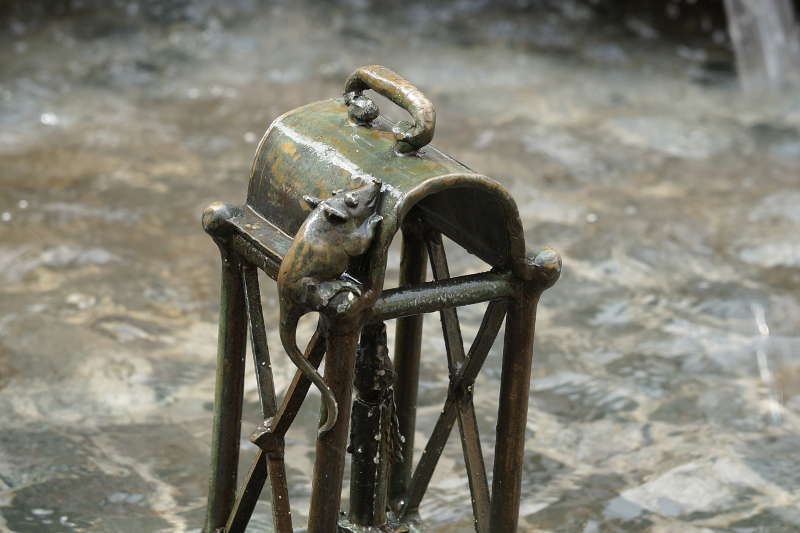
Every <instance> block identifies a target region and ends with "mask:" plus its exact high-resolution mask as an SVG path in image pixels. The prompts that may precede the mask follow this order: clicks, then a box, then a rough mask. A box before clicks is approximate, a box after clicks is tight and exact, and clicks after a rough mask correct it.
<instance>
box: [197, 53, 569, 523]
mask: <svg viewBox="0 0 800 533" xmlns="http://www.w3.org/2000/svg"><path fill="white" fill-rule="evenodd" d="M367 89H372V90H374V91H375V92H377V93H379V94H382V95H384V96H386V97H387V98H389V99H390V100H391V101H393V102H394V103H396V104H397V105H399V106H400V107H402V108H403V109H405V110H406V111H407V112H408V113H409V115H410V116H411V118H412V119H413V122H400V123H398V124H394V123H392V122H391V121H389V120H387V119H385V118H384V117H382V116H380V115H379V113H378V108H377V106H376V105H375V103H374V102H373V101H372V100H371V99H369V98H368V97H367V96H365V95H364V94H363V92H364V91H365V90H367ZM435 117H436V115H435V112H434V108H433V105H432V104H431V102H430V101H429V100H428V99H427V98H426V97H425V96H424V95H423V94H422V93H421V92H420V91H419V90H418V89H417V88H416V87H414V86H413V85H411V84H410V83H409V82H408V81H406V80H405V79H403V78H401V77H400V76H398V75H397V74H395V73H394V72H392V71H391V70H389V69H387V68H385V67H381V66H377V65H372V66H366V67H361V68H359V69H357V70H356V71H355V72H354V73H353V74H352V75H351V76H350V77H349V78H348V80H347V81H346V83H345V87H344V96H343V97H340V98H333V99H329V100H325V101H322V102H317V103H313V104H309V105H307V106H304V107H301V108H298V109H295V110H293V111H290V112H288V113H286V114H284V115H282V116H281V117H279V118H278V119H276V120H275V121H274V122H273V123H272V125H271V126H270V127H269V129H268V130H267V132H266V133H265V134H264V137H263V138H262V140H261V143H260V144H259V146H258V150H257V152H256V156H255V160H254V162H253V165H252V169H251V175H250V184H249V190H248V194H247V201H246V203H245V205H244V206H234V205H228V204H221V203H215V204H212V205H211V206H209V207H208V208H207V209H206V210H205V212H204V213H203V226H204V228H205V230H206V231H207V232H208V233H209V234H210V235H211V237H212V238H213V239H214V241H215V242H216V244H217V246H218V247H219V250H220V253H221V256H222V296H221V312H220V326H219V347H218V363H217V378H216V379H217V386H216V396H215V401H214V426H213V434H212V445H211V453H212V459H211V476H210V482H209V497H208V507H207V515H206V524H205V531H206V532H207V533H219V532H225V533H234V532H241V531H245V530H246V528H247V523H248V521H249V519H250V516H251V515H252V513H253V510H254V508H255V505H256V502H257V501H258V498H259V496H260V494H261V491H262V489H263V487H264V485H265V483H266V482H267V480H268V479H269V482H270V486H271V492H272V512H273V521H274V528H275V531H277V532H278V533H291V532H292V531H293V529H292V527H293V526H292V513H291V507H290V504H289V491H288V485H287V479H286V466H285V456H284V437H285V435H286V432H287V430H288V428H289V426H290V425H291V424H292V422H293V420H294V418H295V417H296V415H297V413H298V410H299V408H300V406H301V404H302V402H303V400H304V398H305V396H306V394H307V392H308V389H309V387H310V386H311V384H312V383H313V384H314V385H315V386H316V387H318V388H319V389H320V391H321V392H322V398H323V407H324V416H323V417H322V418H321V422H320V424H321V427H320V431H319V434H318V437H317V442H316V457H315V464H314V470H313V474H312V495H311V503H310V508H309V521H308V531H309V532H311V533H336V532H337V531H338V532H351V533H355V532H367V531H369V532H374V531H385V532H390V531H391V532H399V531H410V530H411V529H410V528H413V530H415V531H421V530H424V526H423V525H422V523H421V522H420V520H419V517H418V509H419V505H420V502H421V501H422V498H423V496H424V494H425V490H426V488H427V486H428V484H429V482H430V480H431V477H432V475H433V472H434V469H435V467H436V463H437V461H438V459H439V456H440V455H441V452H442V449H443V448H444V444H445V443H446V441H447V439H448V437H449V435H450V432H451V430H452V427H453V425H454V424H455V422H456V420H458V426H459V430H460V434H461V444H462V449H463V453H464V460H465V465H466V474H467V477H468V480H469V488H470V491H471V494H472V507H473V513H474V518H475V522H474V523H475V529H476V530H477V531H478V532H479V533H487V532H492V533H500V532H511V531H515V530H516V528H517V521H518V515H519V505H520V495H521V475H522V468H521V464H522V460H523V457H524V442H525V427H526V422H527V410H528V396H529V391H530V376H531V363H532V357H533V334H534V321H535V316H536V305H537V302H538V300H539V296H540V295H541V294H542V292H543V291H544V290H545V289H547V288H548V287H550V286H552V285H553V284H554V283H555V282H556V280H557V279H558V277H559V274H560V272H561V258H560V257H559V255H558V254H557V253H555V252H554V251H553V250H551V249H548V248H545V249H542V250H540V251H538V252H535V253H529V252H527V251H526V248H525V242H524V236H523V230H522V225H521V221H520V218H519V214H518V211H517V207H516V204H515V203H514V201H513V199H512V198H511V197H510V196H509V194H508V193H507V192H506V191H505V190H504V189H503V188H502V187H501V186H500V185H499V184H498V183H497V182H495V181H493V180H492V179H490V178H488V177H486V176H483V175H481V174H477V173H475V172H474V171H472V170H471V169H469V168H468V167H466V166H465V165H463V164H462V163H460V162H458V161H456V160H455V159H453V158H451V157H449V156H447V155H445V154H443V153H442V152H440V151H438V150H436V149H435V148H433V147H432V146H430V145H429V144H428V143H429V142H430V141H431V139H432V138H433V132H434V125H435V120H436V119H435ZM398 231H400V232H401V233H402V255H401V264H400V286H399V287H397V288H390V289H385V288H384V286H383V285H384V274H385V271H386V266H387V257H388V248H389V245H390V244H391V242H392V240H393V238H394V236H395V234H396V233H397V232H398ZM443 235H444V236H446V237H448V238H450V239H451V240H452V241H454V242H455V243H456V244H458V245H460V246H463V247H464V248H466V249H467V250H468V251H469V252H471V253H472V254H474V255H476V256H478V257H479V258H480V259H482V260H483V261H485V262H486V263H488V264H489V265H490V266H491V268H490V269H489V270H488V271H486V272H484V273H481V274H473V275H466V276H457V277H451V276H450V273H449V267H448V262H447V258H446V255H445V249H444V246H443V242H442V236H443ZM292 236H293V237H292ZM428 262H430V265H431V270H432V277H433V281H426V276H427V263H428ZM258 269H260V270H262V271H264V272H265V273H266V274H267V275H268V276H269V277H271V278H272V279H274V280H276V281H277V283H278V295H279V303H280V314H281V320H280V334H281V342H282V343H283V346H284V348H285V350H286V352H287V353H288V355H289V357H290V358H291V359H292V361H293V362H294V363H295V364H296V365H297V367H298V369H299V370H298V372H297V373H296V374H295V376H294V379H293V381H292V382H291V385H290V386H289V388H288V389H287V390H286V392H285V394H284V395H283V398H282V400H281V403H280V404H278V401H277V398H276V393H275V386H274V383H273V379H272V373H271V369H270V355H269V350H268V347H267V340H266V329H265V325H264V318H263V314H262V308H261V297H260V293H259V281H258V275H257V270H258ZM479 302H489V303H488V307H487V308H486V312H485V315H484V317H483V322H482V324H481V326H480V328H479V331H478V334H477V336H476V338H475V340H474V342H473V344H472V346H471V347H470V349H469V350H468V351H466V352H465V350H464V346H463V341H462V337H461V330H460V326H459V321H458V315H457V311H456V308H457V307H459V306H464V305H471V304H475V303H479ZM312 311H314V312H318V313H319V323H318V326H317V330H316V332H315V333H314V335H313V336H312V338H311V340H310V341H309V343H308V346H307V347H306V349H305V352H304V353H302V352H301V351H300V349H299V348H297V346H296V338H295V337H296V336H295V328H296V325H297V320H298V318H299V317H300V316H301V315H303V314H305V313H309V312H312ZM432 312H439V314H440V317H441V323H442V331H443V335H444V341H445V347H446V352H447V362H448V367H449V380H450V381H449V388H448V394H447V398H446V400H445V403H444V407H443V409H442V412H441V415H440V417H439V419H438V421H437V423H436V425H435V427H434V428H433V430H432V432H431V434H430V437H429V440H428V443H427V444H426V446H425V451H424V452H423V454H422V455H421V457H420V458H419V460H418V462H417V464H416V466H415V467H413V466H414V463H413V450H414V442H413V439H414V433H415V427H416V423H415V422H416V418H415V415H416V403H417V390H418V379H419V368H420V355H421V354H420V351H421V350H420V347H421V339H422V315H423V314H424V313H432ZM391 319H396V320H397V325H396V335H395V336H396V342H395V347H394V357H392V358H390V357H389V349H388V346H387V342H386V329H385V324H384V321H386V320H391ZM503 321H505V339H504V348H503V361H502V376H501V386H500V393H499V397H498V413H497V433H496V439H495V453H494V474H493V481H492V490H491V491H490V490H489V483H488V478H487V475H486V467H485V465H484V460H483V453H482V449H481V442H480V438H479V434H478V426H477V423H476V418H475V410H474V407H473V403H472V388H473V384H474V381H475V379H476V377H477V375H478V373H479V371H480V369H481V366H482V364H483V362H484V361H485V359H486V357H487V356H488V354H489V350H490V348H491V346H492V344H493V342H494V340H495V338H496V336H497V334H498V332H499V331H500V328H501V326H502V323H503ZM248 323H249V329H250V335H251V346H252V352H253V357H254V359H255V372H256V378H257V383H258V388H259V395H260V400H261V408H262V412H263V416H264V422H263V424H261V425H260V426H258V427H257V428H256V430H255V431H254V432H253V434H252V436H251V441H252V442H253V443H255V444H256V446H258V448H259V451H258V454H257V456H256V458H255V460H254V463H253V465H252V466H251V468H250V471H249V473H248V475H247V478H246V480H245V482H244V484H243V486H242V487H241V488H240V489H239V490H238V491H237V483H236V482H237V480H236V477H237V467H238V463H239V446H240V444H239V440H240V431H241V420H242V393H243V383H244V370H245V360H244V359H245V345H246V342H247V338H246V337H247V330H248ZM323 356H324V357H325V361H326V362H325V376H324V379H323V378H322V377H320V376H319V374H318V373H317V371H316V367H317V366H319V364H320V362H321V360H322V358H323ZM354 390H355V393H356V394H355V398H354V397H353V396H354V395H353V391H354ZM348 429H349V430H350V431H349V432H348ZM378 437H379V438H378ZM348 440H349V447H348ZM347 451H349V452H350V453H352V464H351V468H352V472H351V482H350V509H349V510H348V511H347V513H340V503H341V490H342V476H343V473H344V467H345V453H347ZM412 467H413V468H412Z"/></svg>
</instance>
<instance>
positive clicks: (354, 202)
mask: <svg viewBox="0 0 800 533" xmlns="http://www.w3.org/2000/svg"><path fill="white" fill-rule="evenodd" d="M344 203H345V205H346V206H347V207H358V197H356V195H354V194H352V193H349V194H345V195H344Z"/></svg>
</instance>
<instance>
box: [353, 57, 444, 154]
mask: <svg viewBox="0 0 800 533" xmlns="http://www.w3.org/2000/svg"><path fill="white" fill-rule="evenodd" d="M367 89H372V90H373V91H375V92H376V93H378V94H382V95H383V96H385V97H386V98H388V99H389V100H391V101H392V102H394V103H395V104H397V105H399V106H400V107H402V108H403V109H405V110H406V111H408V113H409V114H410V115H411V117H412V118H413V119H414V124H409V123H408V122H400V123H398V124H397V125H396V126H395V127H394V128H393V130H392V131H393V132H394V134H395V137H396V138H397V145H396V147H395V148H396V150H397V151H398V152H401V153H406V152H413V151H414V150H419V149H420V148H422V147H423V146H425V145H426V144H428V143H429V142H431V139H433V129H434V127H435V126H436V111H435V110H434V109H433V104H432V103H431V101H430V100H428V98H427V97H426V96H425V95H424V94H422V91H420V90H419V89H417V88H416V87H414V86H413V85H411V83H410V82H409V81H408V80H406V79H405V78H403V77H401V76H399V75H398V74H397V73H395V72H393V71H392V70H389V69H388V68H386V67H382V66H380V65H368V66H365V67H361V68H358V69H356V71H355V72H353V73H352V74H351V75H350V77H349V78H347V81H346V82H345V84H344V95H345V103H346V104H348V106H349V108H350V111H349V112H350V115H351V118H362V117H363V116H364V115H363V114H362V115H361V116H356V117H353V115H354V114H355V111H357V110H354V109H353V106H352V105H351V103H352V102H353V100H354V99H355V98H356V97H359V96H361V93H362V92H363V91H365V90H367ZM361 111H362V113H363V110H361ZM368 116H371V117H372V118H375V116H377V108H376V110H375V113H374V115H372V114H371V113H370V114H369V115H368Z"/></svg>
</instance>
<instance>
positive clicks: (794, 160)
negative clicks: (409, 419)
mask: <svg viewBox="0 0 800 533" xmlns="http://www.w3.org/2000/svg"><path fill="white" fill-rule="evenodd" d="M556 5H561V6H562V7H559V8H554V7H552V5H551V7H550V8H549V10H548V9H545V10H544V11H541V10H540V11H537V10H535V9H525V8H521V7H515V8H512V7H509V6H505V7H506V8H507V9H505V10H499V9H494V8H492V7H491V6H488V5H486V4H484V3H480V2H478V3H472V2H462V3H454V4H449V5H448V6H446V7H440V8H435V9H433V8H428V7H424V6H423V4H411V5H409V6H407V8H406V9H400V8H397V7H395V8H392V9H386V10H382V9H378V8H375V7H371V6H370V5H369V4H367V3H361V2H351V3H348V4H335V5H334V4H323V5H321V6H316V5H306V4H289V3H287V4H275V5H271V6H266V7H265V6H262V5H260V4H257V3H253V2H246V1H240V2H236V3H233V4H211V3H204V2H196V3H188V2H173V3H166V4H162V3H155V2H143V3H131V4H127V5H122V4H119V5H118V6H117V7H115V8H114V9H108V10H100V11H97V10H90V9H88V8H87V9H84V10H82V9H81V8H80V7H79V6H78V7H76V6H73V8H74V9H67V10H66V11H65V13H64V14H63V15H61V16H58V17H43V18H42V17H39V18H36V17H34V18H24V17H22V18H20V17H11V18H7V19H4V21H3V24H4V26H3V30H4V31H3V32H2V33H0V41H2V43H3V46H2V48H0V50H1V51H0V65H2V67H0V173H1V175H2V183H3V187H2V188H0V280H2V285H1V286H0V287H1V288H0V295H2V296H0V427H2V428H3V430H2V431H0V529H6V530H10V531H17V532H29V531H37V532H39V531H46V532H61V531H120V532H142V531H199V528H200V527H201V525H202V520H203V506H204V504H205V496H206V479H207V477H206V476H207V471H208V453H209V442H210V428H211V401H212V399H213V387H214V383H213V380H214V366H215V345H216V318H217V302H218V275H219V272H218V271H219V267H218V257H217V254H216V250H215V249H214V246H213V245H212V243H211V241H210V239H208V237H207V236H206V235H204V234H203V232H202V230H201V228H200V224H199V215H200V212H201V210H202V208H203V207H204V206H205V205H207V204H208V203H210V202H211V201H214V200H225V201H230V202H241V201H242V200H243V198H244V194H245V190H246V180H247V175H248V167H249V165H250V161H251V157H252V154H253V151H254V149H255V142H256V140H257V139H258V138H259V137H260V135H261V133H262V132H263V131H264V130H265V129H266V127H267V125H268V124H269V122H270V121H271V120H272V119H273V118H274V117H276V116H277V115H278V114H280V113H282V112H284V111H286V110H289V109H291V108H294V107H296V106H298V105H302V104H304V103H307V102H310V101H314V100H317V99H321V98H325V97H329V96H332V95H336V94H339V92H340V91H341V86H342V82H343V80H344V79H345V78H346V76H347V75H348V74H349V73H350V72H351V71H352V70H353V69H354V68H355V67H356V66H359V65H363V64H370V63H381V64H385V65H387V66H390V67H391V68H394V69H396V70H397V71H398V72H400V73H401V74H403V75H404V76H406V77H407V78H409V79H411V80H413V81H414V82H415V83H416V84H417V85H418V86H420V87H421V88H423V89H424V91H425V92H426V93H427V94H428V95H429V97H430V98H431V99H432V100H433V101H434V103H435V104H436V106H437V110H438V115H439V117H438V118H439V119H438V123H437V133H436V138H435V144H436V145H437V146H438V147H440V148H441V149H443V150H444V151H445V152H448V153H450V154H452V155H453V156H455V157H456V158H458V159H459V160H463V161H465V162H467V163H468V164H469V165H470V166H471V167H473V168H475V169H477V170H479V171H481V172H484V173H486V174H488V175H490V176H493V177H495V178H496V179H498V180H499V181H501V182H502V183H503V184H504V185H505V186H506V187H507V188H508V189H509V190H510V191H511V192H512V194H513V195H514V197H515V198H516V199H517V202H518V204H519V209H520V213H521V215H522V217H523V222H524V224H525V228H526V232H527V233H526V237H527V240H528V242H529V243H531V244H532V245H533V246H537V245H545V244H547V245H550V246H553V247H554V248H556V249H557V250H559V251H560V252H561V254H562V256H563V258H564V265H565V268H564V273H563V275H562V278H561V280H560V281H559V283H558V284H557V285H556V286H555V287H554V288H553V289H550V290H549V291H548V292H547V293H546V294H545V296H544V297H543V299H542V302H541V305H540V311H539V316H538V322H537V333H536V346H535V354H536V355H535V369H534V373H535V378H534V383H533V385H534V386H533V392H532V395H531V408H530V411H529V415H528V428H529V433H528V440H527V447H526V458H525V462H524V464H523V465H522V468H523V470H524V481H523V488H524V499H523V502H522V511H521V512H522V516H521V520H520V530H521V531H530V532H534V531H558V532H583V533H594V532H604V531H626V532H634V531H653V532H677V531H680V532H693V531H697V532H701V531H702V532H714V531H735V532H739V533H745V532H753V531H759V532H773V531H774V532H778V531H795V530H798V529H800V512H798V511H797V509H798V504H800V501H798V498H799V497H798V494H800V471H798V469H797V464H798V462H800V420H799V419H798V414H800V360H798V357H797V352H798V350H800V334H798V331H799V328H798V327H799V326H800V296H799V295H800V293H799V292H798V288H800V231H798V230H800V186H799V185H798V176H799V175H800V174H799V173H800V99H798V98H797V95H791V94H790V95H774V96H773V97H770V98H764V97H760V98H758V99H748V98H745V97H743V96H740V95H739V94H738V92H737V91H736V88H735V83H734V80H733V78H732V76H731V74H730V71H729V70H726V68H724V67H722V68H721V67H720V63H719V60H717V59H714V58H709V56H708V54H706V52H704V51H703V50H701V49H698V50H694V49H689V48H687V47H686V46H685V44H670V41H662V40H659V39H652V38H648V36H650V37H653V35H652V32H653V31H655V30H652V29H650V33H648V31H645V30H647V27H646V26H642V23H641V21H638V20H632V21H629V22H630V23H629V24H627V26H628V27H630V28H632V29H634V30H636V31H634V33H636V34H638V35H639V36H638V37H633V36H629V35H627V34H620V33H619V32H614V31H612V30H609V29H608V28H606V27H605V26H602V25H601V24H599V23H595V22H594V21H593V19H592V17H591V13H590V12H589V11H588V10H587V8H585V7H584V5H583V4H581V3H573V2H567V3H562V4H556ZM563 6H567V7H563ZM570 6H572V7H570ZM712 59H713V61H712ZM723 63H724V62H723ZM392 257H393V258H394V267H393V268H394V269H395V270H394V271H392V272H390V275H392V276H396V267H397V259H398V257H397V255H393V256H392ZM452 258H453V259H452V260H453V263H454V266H453V271H454V272H466V271H472V270H477V269H480V268H481V267H480V265H479V264H478V263H477V262H475V261H474V260H473V259H471V258H470V257H469V256H468V255H466V254H464V253H458V250H455V251H454V253H453V255H452ZM264 292H265V301H266V304H267V305H266V306H265V314H266V315H267V316H266V318H267V323H268V324H270V323H275V318H276V317H275V313H276V311H275V305H274V289H272V288H270V289H269V290H265V291H264ZM460 316H461V319H462V322H463V324H462V327H463V330H464V336H465V339H466V340H467V341H468V340H469V339H471V337H472V336H473V335H474V333H475V331H476V330H477V327H478V325H479V323H480V317H481V310H480V309H478V308H477V307H475V308H466V309H464V310H463V311H462V312H461V313H460ZM429 318H430V319H429V320H428V321H427V322H426V338H425V340H424V349H425V352H424V353H425V355H424V361H423V372H422V376H423V381H422V383H421V388H420V402H421V404H420V408H419V414H418V423H419V428H418V430H419V434H418V435H417V436H416V437H417V438H416V439H415V442H416V443H417V445H418V446H422V445H424V443H425V441H426V439H425V436H426V435H427V432H429V431H430V429H431V427H432V425H433V423H434V422H435V420H436V417H437V416H438V413H439V410H440V409H441V402H442V399H443V398H444V396H445V394H446V362H445V357H444V347H443V343H442V341H441V338H440V336H439V335H438V331H439V329H438V328H439V326H438V319H437V317H435V316H431V317H429ZM309 328H310V326H308V327H307V329H309ZM309 332H310V331H307V332H306V333H309ZM390 335H391V332H390ZM270 343H271V344H272V346H278V345H279V343H278V338H277V335H276V333H275V332H274V331H272V332H270ZM274 351H275V352H278V353H280V352H279V350H274ZM499 352H500V346H499V344H498V345H497V346H495V347H494V349H493V352H492V355H491V356H490V358H489V360H488V361H487V364H486V368H485V369H484V372H483V374H482V375H481V377H480V379H479V380H478V385H477V387H476V393H475V403H476V408H477V416H478V420H479V424H480V426H481V430H482V437H481V438H482V441H483V445H484V451H485V453H486V460H487V463H488V464H491V449H492V441H493V438H494V422H493V417H494V413H495V405H496V390H497V385H498V383H499V372H500V366H499V365H500V357H499V356H500V353H499ZM273 368H274V369H275V371H276V382H277V383H278V385H280V386H285V385H286V384H287V382H288V380H289V379H290V377H291V375H292V370H293V368H292V366H291V365H290V363H289V362H288V360H287V359H285V358H282V357H280V356H279V355H275V356H274V362H273ZM317 401H318V400H317V398H313V401H312V402H307V405H306V407H305V408H304V410H303V413H302V414H301V416H300V418H299V419H298V427H297V428H295V429H294V430H293V431H292V432H290V434H289V442H288V443H287V444H288V446H287V449H288V455H289V458H290V459H289V475H290V478H291V497H292V501H293V504H294V505H295V506H296V508H297V509H296V513H295V516H296V522H297V523H298V525H299V524H301V523H302V522H303V521H304V517H305V511H304V509H303V507H304V506H307V504H308V497H309V491H310V486H309V482H308V472H310V469H311V465H312V462H313V445H312V442H313V436H314V433H315V425H316V414H317V410H316V405H317V404H316V402H317ZM257 405H258V400H257V391H256V385H255V381H254V380H253V379H252V377H251V376H250V375H248V381H247V384H246V397H245V417H246V421H245V423H244V424H243V436H245V437H246V435H248V434H249V432H250V431H251V429H252V428H253V427H254V426H255V424H256V423H257V422H258V407H257ZM242 446H243V455H244V458H245V461H244V462H245V463H246V462H247V461H246V460H247V459H248V458H249V457H251V456H252V454H253V449H252V447H251V446H250V445H249V444H248V443H247V441H246V438H245V439H244V440H243V444H242ZM243 468H244V467H243ZM345 494H346V493H345ZM269 516H270V512H269V504H268V503H267V502H264V503H263V504H262V505H260V506H259V508H258V511H257V514H256V516H255V517H254V524H258V525H260V526H262V529H264V528H266V526H267V524H268V523H269V521H270V518H269ZM422 516H423V517H424V518H425V519H426V520H427V522H428V524H429V526H431V530H432V531H439V532H460V531H470V530H471V509H470V506H469V499H468V488H467V482H466V478H465V477H464V475H463V460H462V459H461V455H460V445H459V443H458V439H457V438H456V437H455V436H454V438H452V439H451V442H450V443H449V445H448V447H447V449H446V451H445V454H444V456H443V458H442V460H441V461H440V464H439V466H438V469H437V472H436V474H435V476H434V479H433V482H432V485H431V487H430V490H429V491H428V494H427V498H426V500H424V503H423V507H422Z"/></svg>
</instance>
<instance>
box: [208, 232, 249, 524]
mask: <svg viewBox="0 0 800 533" xmlns="http://www.w3.org/2000/svg"><path fill="white" fill-rule="evenodd" d="M219 248H220V254H221V256H222V288H221V294H220V316H219V319H220V320H219V338H218V341H217V382H216V392H215V396H214V427H213V430H212V437H211V439H212V440H211V477H210V479H209V484H208V509H207V512H206V531H207V532H209V533H211V532H214V531H216V530H217V529H219V528H224V527H225V523H226V522H227V520H228V515H229V514H230V512H231V509H232V508H233V504H234V499H235V497H236V470H237V468H238V466H239V440H240V437H241V434H240V433H241V424H242V393H243V389H244V368H245V363H244V358H245V345H246V343H247V311H246V308H245V293H244V283H243V280H242V265H241V262H240V260H239V258H238V256H236V255H235V254H233V253H231V252H229V251H228V250H227V249H226V248H225V246H222V245H220V247H219Z"/></svg>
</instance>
